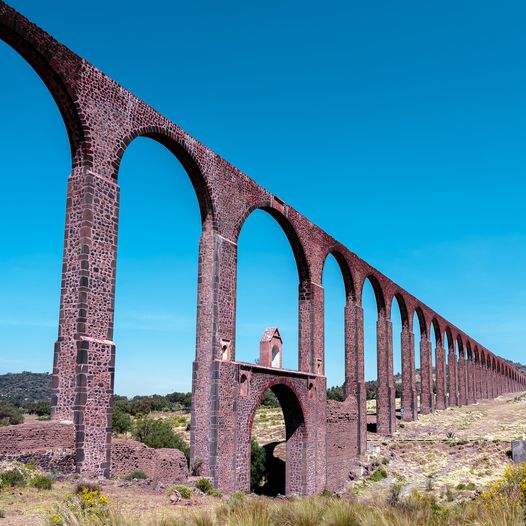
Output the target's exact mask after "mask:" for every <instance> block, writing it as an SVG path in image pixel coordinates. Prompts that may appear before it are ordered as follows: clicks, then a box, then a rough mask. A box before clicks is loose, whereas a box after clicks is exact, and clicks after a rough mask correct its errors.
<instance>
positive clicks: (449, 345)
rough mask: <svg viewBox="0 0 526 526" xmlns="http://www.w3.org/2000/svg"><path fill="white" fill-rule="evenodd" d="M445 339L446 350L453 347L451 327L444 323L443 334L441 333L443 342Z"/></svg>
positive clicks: (453, 340)
mask: <svg viewBox="0 0 526 526" xmlns="http://www.w3.org/2000/svg"><path fill="white" fill-rule="evenodd" d="M446 340H447V349H448V350H451V349H453V350H454V349H455V339H454V338H453V333H452V331H451V327H450V326H449V325H446V328H445V330H444V334H443V342H444V344H445V342H446Z"/></svg>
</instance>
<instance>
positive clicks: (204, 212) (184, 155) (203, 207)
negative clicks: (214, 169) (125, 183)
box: [112, 126, 216, 230]
mask: <svg viewBox="0 0 526 526" xmlns="http://www.w3.org/2000/svg"><path fill="white" fill-rule="evenodd" d="M139 137H145V138H147V139H152V140H153V141H155V142H158V143H159V144H161V145H162V146H164V147H165V148H167V149H168V150H169V151H170V152H171V153H172V154H173V155H174V156H175V157H176V158H177V160H178V161H179V162H180V163H181V166H182V167H183V168H184V170H185V172H186V173H187V175H188V177H189V178H190V181H191V183H192V186H193V187H194V190H195V194H196V196H197V201H198V203H199V210H200V213H201V223H202V226H203V228H205V227H207V228H208V227H211V228H213V229H214V230H215V227H216V225H215V209H214V206H213V202H212V198H211V192H210V189H209V187H208V183H207V181H206V178H205V176H204V175H203V173H202V171H201V169H200V168H199V165H198V164H197V162H196V160H195V159H194V158H193V156H192V155H191V154H190V153H189V152H188V150H187V149H186V148H185V147H184V145H182V144H181V143H180V142H179V140H178V139H177V137H176V136H175V135H174V134H172V133H171V132H170V130H163V129H161V128H159V127H157V126H146V127H144V128H141V129H138V130H135V131H134V132H133V133H131V134H130V135H128V136H126V137H125V138H124V139H123V140H122V143H121V144H120V145H119V149H118V151H117V152H116V154H115V156H114V160H113V162H112V166H113V169H114V171H113V177H114V178H115V179H116V180H117V179H118V175H119V169H120V164H121V161H122V157H123V155H124V153H125V152H126V150H127V149H128V147H129V146H130V144H131V143H132V142H133V141H134V140H135V139H137V138H139Z"/></svg>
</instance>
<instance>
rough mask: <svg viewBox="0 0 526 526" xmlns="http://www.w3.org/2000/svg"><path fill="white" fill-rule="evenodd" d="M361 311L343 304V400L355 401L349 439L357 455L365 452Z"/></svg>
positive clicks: (351, 304) (353, 302) (354, 306)
mask: <svg viewBox="0 0 526 526" xmlns="http://www.w3.org/2000/svg"><path fill="white" fill-rule="evenodd" d="M363 342H364V340H363V309H362V307H361V306H360V305H358V304H357V303H356V302H355V301H353V300H352V299H351V298H348V299H347V303H346V304H345V384H344V389H345V398H346V399H347V398H349V397H352V398H354V399H355V400H356V407H357V408H358V415H357V416H358V418H357V422H356V429H354V430H352V431H351V439H352V440H356V442H357V447H358V454H359V455H363V454H365V452H366V451H367V403H366V394H365V375H364V345H363Z"/></svg>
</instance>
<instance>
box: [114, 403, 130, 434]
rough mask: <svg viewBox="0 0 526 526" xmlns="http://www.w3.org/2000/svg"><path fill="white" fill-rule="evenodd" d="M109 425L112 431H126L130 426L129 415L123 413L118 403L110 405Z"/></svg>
mask: <svg viewBox="0 0 526 526" xmlns="http://www.w3.org/2000/svg"><path fill="white" fill-rule="evenodd" d="M111 425H112V429H113V432H114V433H127V432H128V431H130V429H131V428H132V419H131V417H130V415H129V414H128V413H125V412H124V411H123V410H122V408H121V406H119V405H118V404H114V405H113V407H112V417H111Z"/></svg>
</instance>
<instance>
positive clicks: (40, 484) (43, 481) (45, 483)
mask: <svg viewBox="0 0 526 526" xmlns="http://www.w3.org/2000/svg"><path fill="white" fill-rule="evenodd" d="M29 484H30V485H31V486H33V488H37V489H45V490H50V489H51V488H52V487H53V481H52V480H51V479H50V478H49V477H46V476H44V475H37V476H36V477H34V478H32V479H31V481H30V483H29Z"/></svg>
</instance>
